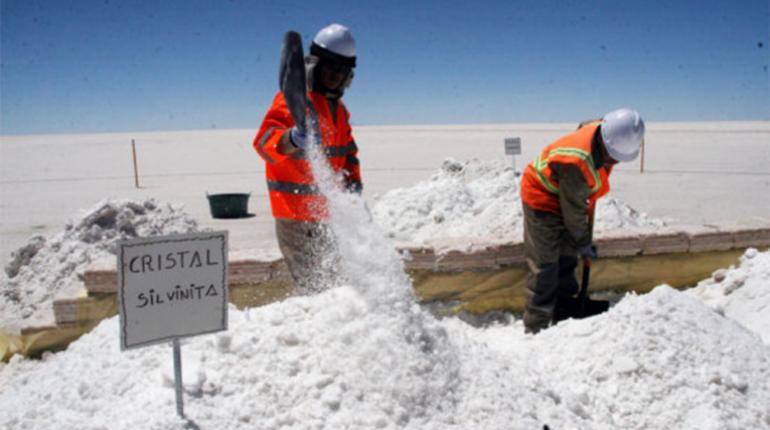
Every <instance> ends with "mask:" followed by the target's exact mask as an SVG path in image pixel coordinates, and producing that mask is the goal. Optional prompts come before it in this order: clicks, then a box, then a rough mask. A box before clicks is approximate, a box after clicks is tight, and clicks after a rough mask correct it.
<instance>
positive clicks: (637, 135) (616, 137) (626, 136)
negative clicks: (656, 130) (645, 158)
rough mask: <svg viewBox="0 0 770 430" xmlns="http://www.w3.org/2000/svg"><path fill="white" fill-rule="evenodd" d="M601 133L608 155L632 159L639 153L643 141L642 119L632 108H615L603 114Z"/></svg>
mask: <svg viewBox="0 0 770 430" xmlns="http://www.w3.org/2000/svg"><path fill="white" fill-rule="evenodd" d="M601 133H602V140H604V146H605V147H606V148H607V152H608V153H609V154H610V157H612V158H614V159H615V160H617V161H632V160H634V159H635V158H636V157H637V156H638V155H639V149H640V148H641V146H642V142H643V141H644V121H642V117H641V116H640V115H639V112H637V111H635V110H633V109H627V108H621V109H617V110H614V111H612V112H609V113H607V114H606V115H604V117H603V118H602V124H601Z"/></svg>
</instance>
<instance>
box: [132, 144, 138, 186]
mask: <svg viewBox="0 0 770 430" xmlns="http://www.w3.org/2000/svg"><path fill="white" fill-rule="evenodd" d="M131 153H132V154H133V155H134V185H135V186H136V188H139V169H137V167H136V144H135V143H134V139H131Z"/></svg>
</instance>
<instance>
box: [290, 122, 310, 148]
mask: <svg viewBox="0 0 770 430" xmlns="http://www.w3.org/2000/svg"><path fill="white" fill-rule="evenodd" d="M289 137H290V138H291V143H293V144H294V146H296V147H297V148H299V149H305V146H306V145H307V140H306V137H305V133H303V132H301V131H299V130H298V129H297V127H292V128H291V134H290V135H289Z"/></svg>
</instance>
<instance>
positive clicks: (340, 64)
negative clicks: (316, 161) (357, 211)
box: [254, 24, 362, 289]
mask: <svg viewBox="0 0 770 430" xmlns="http://www.w3.org/2000/svg"><path fill="white" fill-rule="evenodd" d="M355 66H356V46H355V40H354V39H353V36H352V34H351V33H350V30H348V28H346V27H344V26H342V25H339V24H332V25H329V26H327V27H325V28H323V29H321V31H319V32H318V34H317V35H316V36H315V38H314V39H313V42H312V44H311V46H310V53H309V55H307V56H306V57H305V69H306V74H307V86H308V93H307V96H308V100H309V105H310V109H311V110H312V111H313V112H314V116H315V117H316V118H317V125H318V127H317V130H318V133H319V136H317V142H315V141H314V142H311V139H310V137H308V136H306V135H304V134H303V133H302V132H301V131H300V129H299V128H297V127H295V124H294V121H293V119H292V117H291V114H290V112H289V109H288V107H287V106H286V101H285V99H284V97H283V94H282V93H280V92H279V93H278V94H277V95H276V96H275V98H274V99H273V104H272V106H271V107H270V109H269V110H268V111H267V114H266V115H265V119H264V120H263V122H262V125H261V127H260V128H259V132H258V133H257V136H256V138H255V139H254V149H256V151H257V153H258V154H259V155H260V156H261V157H262V159H263V160H264V161H265V173H266V177H267V189H268V193H269V195H270V206H271V208H272V212H273V217H274V218H275V226H276V237H277V239H278V245H279V247H280V249H281V252H282V254H283V256H284V260H285V261H286V263H287V265H288V268H289V271H290V273H291V275H292V278H293V280H294V283H295V285H296V286H297V287H300V288H305V289H308V288H311V287H312V284H318V283H322V282H324V281H327V280H329V277H330V276H332V275H333V273H331V272H333V271H334V267H333V265H330V264H328V261H327V262H326V263H327V264H326V265H325V267H324V260H325V258H326V256H327V255H329V254H330V252H329V251H330V249H329V247H330V246H331V244H332V243H333V240H332V238H331V232H330V230H329V228H328V226H327V225H326V224H325V221H326V219H327V216H328V214H327V209H326V205H325V199H324V197H323V196H322V195H321V194H320V192H319V190H318V187H317V185H316V183H315V179H314V177H313V172H312V169H311V165H310V160H308V159H307V153H306V149H308V148H307V146H308V145H311V144H319V145H320V149H321V152H322V153H323V154H325V156H326V157H327V160H328V162H329V165H330V166H331V168H332V169H333V170H334V171H335V172H339V173H341V175H342V178H343V182H344V185H345V187H346V188H347V189H348V190H350V191H351V192H356V193H361V189H362V186H361V174H360V168H359V163H358V147H357V146H356V142H355V140H354V139H353V136H352V132H351V127H350V122H349V118H350V114H349V113H348V110H347V109H346V108H345V105H344V104H343V102H342V100H341V98H342V95H343V93H344V91H345V89H346V88H347V87H348V86H349V85H350V83H351V81H352V79H353V68H354V67H355Z"/></svg>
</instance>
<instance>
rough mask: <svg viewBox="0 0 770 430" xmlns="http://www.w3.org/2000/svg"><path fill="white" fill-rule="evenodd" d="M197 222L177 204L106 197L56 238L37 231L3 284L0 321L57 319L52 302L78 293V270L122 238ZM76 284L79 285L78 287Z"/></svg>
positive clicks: (14, 257)
mask: <svg viewBox="0 0 770 430" xmlns="http://www.w3.org/2000/svg"><path fill="white" fill-rule="evenodd" d="M197 229H198V226H197V222H196V221H195V220H194V219H192V218H191V217H190V216H189V215H187V214H186V213H184V212H182V211H181V210H180V209H178V208H174V207H172V206H170V205H160V204H159V203H158V202H156V201H154V200H152V199H148V200H144V201H138V202H135V201H128V200H105V201H102V202H100V203H99V204H97V205H96V206H94V207H93V208H91V209H89V210H87V211H85V212H84V213H83V214H81V215H80V216H78V217H77V218H76V219H74V220H72V221H70V222H69V223H68V224H67V225H66V227H65V229H64V231H63V232H61V233H59V234H57V235H55V236H54V237H51V238H45V237H43V236H34V237H32V238H30V239H29V241H28V243H27V244H26V245H24V246H22V247H21V248H19V249H18V250H17V251H15V252H13V253H12V254H11V261H10V262H9V263H8V264H7V265H6V266H5V277H3V279H2V285H0V327H2V328H6V329H9V330H12V331H15V330H18V329H19V328H21V325H22V324H23V325H25V326H28V325H44V324H50V323H52V322H53V314H52V303H53V300H54V299H55V298H57V297H58V296H60V295H70V296H71V295H74V294H77V288H78V287H79V284H78V282H77V273H78V271H81V270H82V269H84V268H85V267H86V266H87V265H88V264H89V263H90V262H92V261H96V260H99V259H102V258H110V257H111V256H112V255H114V254H115V252H116V243H117V241H119V240H122V239H130V238H135V237H150V236H160V235H165V234H174V233H189V232H193V231H196V230H197ZM73 289H74V290H73Z"/></svg>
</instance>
